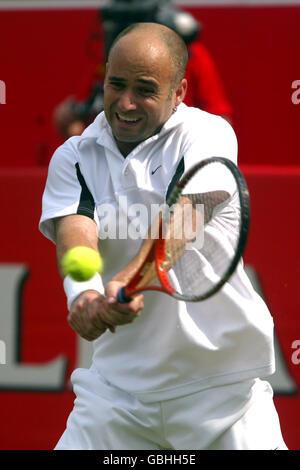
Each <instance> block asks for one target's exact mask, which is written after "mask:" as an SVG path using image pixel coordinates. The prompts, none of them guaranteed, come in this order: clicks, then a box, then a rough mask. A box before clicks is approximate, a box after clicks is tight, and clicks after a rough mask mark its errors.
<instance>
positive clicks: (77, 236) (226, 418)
mask: <svg viewBox="0 0 300 470" xmlns="http://www.w3.org/2000/svg"><path fill="white" fill-rule="evenodd" d="M187 60H188V55H187V51H186V46H185V44H184V42H183V41H182V39H181V38H180V37H179V36H178V35H177V34H176V33H174V32H173V31H172V30H170V29H168V28H167V27H165V26H162V25H158V24H152V23H143V24H136V25H132V26H130V27H129V28H127V29H126V30H124V31H123V32H122V33H121V35H119V36H118V38H117V39H116V40H115V42H114V44H113V46H112V48H111V50H110V54H109V58H108V64H107V71H106V78H105V87H104V93H105V110H104V112H103V113H100V114H99V115H98V116H97V118H96V119H95V121H94V123H93V124H91V125H90V126H89V127H88V128H87V129H86V130H85V131H84V132H83V134H82V135H81V136H76V137H72V138H70V139H69V140H68V141H66V142H65V143H64V144H63V145H62V146H61V147H59V148H58V149H57V151H56V152H55V154H54V155H53V158H52V160H51V163H50V166H49V173H48V179H47V183H46V188H45V192H44V196H43V210H42V216H41V220H40V230H41V231H42V233H43V234H44V235H45V236H46V237H48V238H49V239H50V240H52V241H53V242H54V243H56V246H57V258H58V265H59V267H60V266H61V259H62V256H63V254H64V253H65V252H66V251H67V250H68V249H70V248H72V247H74V246H78V245H86V246H89V247H92V248H94V249H98V246H99V249H100V252H101V254H102V257H103V259H104V266H105V272H104V274H103V276H102V278H101V277H100V275H96V276H95V277H94V278H93V279H92V280H90V281H88V282H84V283H77V282H75V281H72V280H71V279H70V278H69V277H68V276H67V277H65V278H64V281H63V282H64V288H65V291H66V295H67V301H68V308H69V311H70V313H69V316H68V321H69V324H70V325H71V327H72V328H73V329H74V330H75V331H76V332H77V333H78V334H79V335H80V336H82V337H83V338H85V339H87V340H89V341H93V346H94V354H93V359H92V364H91V368H90V369H77V370H75V371H74V372H73V374H72V383H73V386H74V392H75V394H76V400H75V403H74V409H73V411H72V412H71V414H70V416H69V419H68V422H67V426H66V430H65V432H64V433H63V435H62V436H61V438H60V440H59V442H58V443H57V445H56V449H109V450H114V449H134V450H137V449H144V450H147V449H148V450H159V449H175V450H177V449H209V450H212V449H214V450H218V449H219V450H223V449H225V450H226V449H228V450H229V449H232V450H238V449H240V450H243V449H245V450H246V449H248V450H258V449H264V450H273V449H286V446H285V443H284V440H283V438H282V434H281V429H280V424H279V420H278V416H277V413H276V410H275V407H274V403H273V392H272V389H271V386H270V385H269V383H268V382H266V381H264V380H262V379H261V377H265V376H267V375H269V374H272V373H273V372H274V350H273V322H272V318H271V315H270V313H269V311H268V309H267V307H266V305H265V303H264V302H263V301H262V299H261V298H260V297H259V296H258V295H257V293H256V292H255V291H254V290H253V288H252V286H251V284H250V282H249V280H248V278H247V277H246V275H245V273H244V271H243V270H238V271H237V272H236V273H235V274H234V275H233V276H232V278H231V279H230V281H229V282H228V283H227V284H226V285H225V286H224V287H223V288H222V290H221V291H219V293H217V294H216V295H215V296H213V297H211V298H210V299H208V300H206V301H203V302H199V303H184V302H178V301H176V300H175V299H173V298H172V297H170V296H168V295H165V294H161V293H155V292H153V293H150V292H149V293H146V294H145V295H144V296H142V295H139V296H137V297H135V298H134V300H132V301H131V302H130V303H129V304H125V305H124V304H119V303H118V302H117V301H116V296H117V291H118V289H119V287H120V286H121V285H124V283H125V281H124V282H122V280H120V279H119V278H118V282H117V281H114V280H113V279H114V277H115V276H116V275H117V274H118V272H120V271H122V269H124V267H126V265H128V264H129V262H130V261H131V260H132V258H133V257H134V256H135V254H136V253H137V252H138V250H139V247H140V244H141V243H142V240H141V239H139V238H138V237H137V236H134V235H136V234H137V233H138V227H137V225H138V223H137V217H136V212H135V211H134V208H135V207H136V205H138V207H145V208H146V209H147V211H148V215H149V214H150V213H151V207H152V206H153V205H155V204H156V205H157V204H163V203H164V201H165V199H166V194H167V193H168V191H169V189H170V187H172V185H174V182H175V181H176V180H178V179H179V178H180V177H181V175H182V174H183V173H184V172H185V171H186V170H187V169H188V168H190V167H191V166H192V165H193V164H194V163H196V162H197V161H199V160H201V159H204V158H207V157H210V156H214V155H218V156H221V157H226V158H228V159H231V160H232V161H233V162H235V163H236V162H237V142H236V137H235V134H234V131H233V129H232V128H231V126H230V125H229V124H228V122H226V121H225V120H224V119H223V118H221V117H217V116H215V115H211V114H208V113H206V112H204V111H201V110H200V109H196V108H190V107H187V106H186V105H185V104H183V103H182V101H183V99H184V96H185V93H186V90H187V81H186V79H185V78H184V75H185V67H186V63H187ZM211 180H214V181H208V182H207V184H208V186H209V185H210V184H212V185H214V186H215V185H216V182H218V181H221V178H220V175H218V174H215V175H214V178H211ZM139 222H140V220H139ZM223 222H224V223H223V224H222V226H223V229H222V230H224V233H225V232H226V231H229V230H230V228H229V226H228V225H227V224H226V218H224V221H223ZM147 223H149V222H147ZM108 227H109V229H108ZM124 234H126V236H124ZM60 269H61V267H60ZM62 276H63V275H62Z"/></svg>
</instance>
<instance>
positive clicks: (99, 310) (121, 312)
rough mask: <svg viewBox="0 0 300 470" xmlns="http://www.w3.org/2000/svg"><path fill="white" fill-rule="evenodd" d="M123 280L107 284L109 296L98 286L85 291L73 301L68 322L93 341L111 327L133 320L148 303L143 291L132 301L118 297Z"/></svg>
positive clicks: (113, 330) (112, 330)
mask: <svg viewBox="0 0 300 470" xmlns="http://www.w3.org/2000/svg"><path fill="white" fill-rule="evenodd" d="M122 285H123V284H121V283H119V282H114V281H111V282H110V283H108V284H107V287H106V297H104V296H102V295H101V294H99V292H96V291H94V290H87V291H85V292H82V294H80V295H79V296H78V297H77V298H76V299H75V300H74V302H73V303H72V305H71V309H70V313H69V316H68V322H69V325H70V326H71V328H73V330H75V331H76V332H77V333H78V334H79V335H80V336H81V337H82V338H84V339H86V340H87V341H93V340H95V339H97V338H98V337H99V336H101V335H102V334H103V333H104V332H105V331H106V330H107V329H109V330H110V331H111V332H112V333H114V332H115V329H116V326H118V325H125V324H127V323H132V322H133V320H134V319H135V318H136V317H137V316H139V315H140V312H141V309H142V308H143V307H144V305H143V302H142V298H143V296H142V295H139V296H137V297H135V298H134V299H133V300H132V302H130V303H129V304H119V303H118V302H117V301H116V298H117V292H118V289H119V288H120V287H122Z"/></svg>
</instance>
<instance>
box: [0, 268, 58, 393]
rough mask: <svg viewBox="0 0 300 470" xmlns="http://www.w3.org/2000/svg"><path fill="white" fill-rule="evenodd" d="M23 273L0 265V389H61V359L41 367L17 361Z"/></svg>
mask: <svg viewBox="0 0 300 470" xmlns="http://www.w3.org/2000/svg"><path fill="white" fill-rule="evenodd" d="M27 273H28V269H27V267H26V266H24V265H21V264H1V265H0V298H1V302H0V332H1V341H3V342H4V344H5V346H6V350H5V355H6V358H5V359H6V364H5V365H3V366H2V367H1V374H0V389H10V390H37V391H38V390H47V391H48V390H49V391H52V390H61V389H62V388H63V387H64V383H65V376H66V364H67V360H66V358H65V357H64V356H59V357H57V358H55V359H53V360H52V361H50V362H47V363H45V364H22V363H21V362H20V358H19V350H20V347H21V345H20V338H21V335H20V334H19V330H20V316H21V297H22V288H23V284H24V280H25V278H26V276H27ZM41 314H42V313H41Z"/></svg>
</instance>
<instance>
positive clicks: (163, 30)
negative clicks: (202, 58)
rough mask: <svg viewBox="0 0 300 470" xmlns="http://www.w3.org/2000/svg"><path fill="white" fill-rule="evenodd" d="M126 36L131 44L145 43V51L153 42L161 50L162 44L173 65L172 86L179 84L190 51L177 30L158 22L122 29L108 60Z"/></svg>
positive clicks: (135, 24)
mask: <svg viewBox="0 0 300 470" xmlns="http://www.w3.org/2000/svg"><path fill="white" fill-rule="evenodd" d="M125 37H127V38H128V39H130V40H131V41H130V43H131V44H136V45H140V44H142V45H145V53H146V52H147V47H151V44H153V46H154V47H155V45H156V44H159V45H160V50H161V46H164V48H165V52H166V54H167V55H168V58H169V60H170V62H171V64H172V65H173V70H172V76H173V79H172V88H173V87H176V86H177V85H178V83H179V82H180V80H181V79H182V78H183V77H184V75H185V70H186V66H187V62H188V51H187V48H186V45H185V42H184V41H183V39H182V38H181V37H180V36H179V35H178V34H177V33H175V31H173V30H172V29H170V28H168V27H167V26H164V25H161V24H158V23H134V24H132V25H130V26H128V27H127V28H126V29H124V30H123V31H121V33H120V34H119V35H118V36H117V37H116V39H115V40H114V42H113V44H112V46H111V48H110V51H109V56H108V62H109V60H110V57H111V54H112V53H113V51H114V49H115V47H116V45H117V44H118V43H120V41H121V40H122V39H123V38H125ZM123 42H124V41H123Z"/></svg>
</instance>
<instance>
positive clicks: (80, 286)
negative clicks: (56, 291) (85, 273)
mask: <svg viewBox="0 0 300 470" xmlns="http://www.w3.org/2000/svg"><path fill="white" fill-rule="evenodd" d="M63 284H64V290H65V293H66V296H67V305H68V309H69V310H70V308H71V305H72V303H73V301H74V300H75V299H76V298H77V297H78V296H79V295H80V294H81V293H82V292H85V291H87V290H95V291H97V292H99V293H100V294H101V295H104V286H103V282H102V279H101V276H100V274H99V273H96V274H95V275H94V276H93V277H92V278H91V279H89V280H88V281H84V282H77V281H74V279H72V278H71V277H70V276H66V277H65V278H64V282H63Z"/></svg>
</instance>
